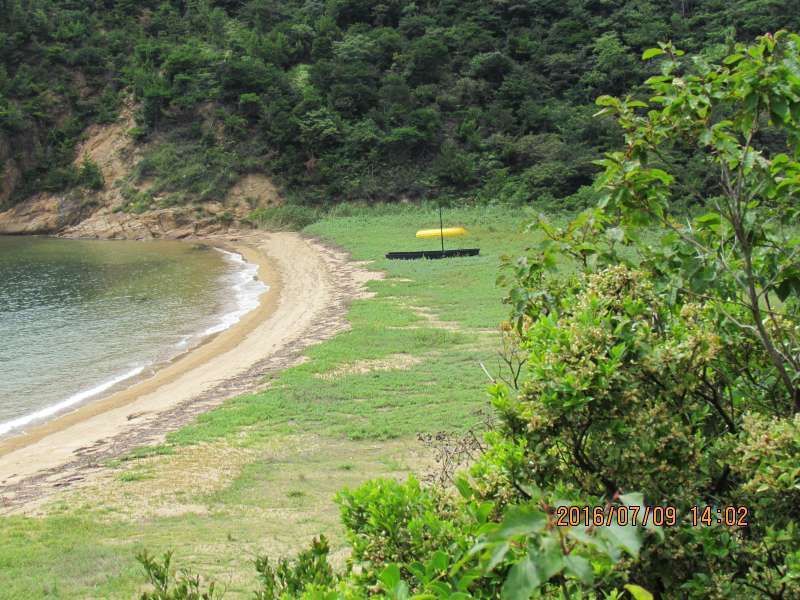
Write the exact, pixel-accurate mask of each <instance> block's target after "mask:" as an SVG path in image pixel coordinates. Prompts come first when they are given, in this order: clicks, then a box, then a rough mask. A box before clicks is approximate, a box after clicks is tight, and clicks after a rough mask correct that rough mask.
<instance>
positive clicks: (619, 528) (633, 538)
mask: <svg viewBox="0 0 800 600" xmlns="http://www.w3.org/2000/svg"><path fill="white" fill-rule="evenodd" d="M600 533H601V535H602V536H603V537H605V538H606V539H607V540H609V541H610V542H611V543H613V544H614V545H616V546H618V547H620V548H622V549H623V550H625V551H626V552H627V553H628V554H630V555H631V556H633V557H634V558H635V557H637V556H639V549H640V548H641V547H642V539H641V534H640V532H639V528H638V527H637V526H635V525H625V526H623V525H617V524H614V525H611V526H609V527H602V528H600Z"/></svg>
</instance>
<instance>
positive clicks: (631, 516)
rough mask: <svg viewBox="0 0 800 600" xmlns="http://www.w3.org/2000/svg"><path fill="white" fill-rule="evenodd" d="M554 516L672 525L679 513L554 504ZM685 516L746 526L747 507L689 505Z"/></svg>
mask: <svg viewBox="0 0 800 600" xmlns="http://www.w3.org/2000/svg"><path fill="white" fill-rule="evenodd" d="M554 517H555V523H556V525H557V526H558V527H579V526H584V527H602V526H609V525H612V524H617V525H634V524H641V525H644V526H647V525H654V526H656V527H674V526H675V525H677V524H678V522H679V520H680V513H679V511H678V509H677V508H676V507H675V506H647V505H645V506H637V505H631V506H626V505H618V504H608V505H604V506H588V505H563V506H558V507H556V510H555V513H554ZM686 518H687V519H688V521H689V522H690V523H691V525H692V527H700V526H710V525H725V526H726V527H747V526H748V525H749V523H750V509H749V508H748V507H746V506H719V507H714V506H692V507H691V508H690V509H689V512H688V514H687V515H686Z"/></svg>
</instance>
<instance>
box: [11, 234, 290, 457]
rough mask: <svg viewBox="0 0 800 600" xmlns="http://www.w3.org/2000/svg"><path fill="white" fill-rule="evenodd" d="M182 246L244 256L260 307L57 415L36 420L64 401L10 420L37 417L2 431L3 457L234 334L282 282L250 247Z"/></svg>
mask: <svg viewBox="0 0 800 600" xmlns="http://www.w3.org/2000/svg"><path fill="white" fill-rule="evenodd" d="M112 243H113V241H112ZM182 243H191V244H196V245H203V246H208V247H210V248H214V249H216V250H220V251H222V252H223V253H232V254H236V255H238V256H241V258H242V259H243V260H244V261H245V263H246V264H251V265H255V266H256V277H257V278H258V280H259V281H260V282H261V283H262V284H264V286H265V289H264V291H263V292H262V293H261V294H260V295H259V297H258V306H256V307H254V308H252V309H250V310H248V311H247V312H246V313H244V314H243V315H242V316H241V317H240V318H239V320H238V321H236V322H235V323H233V324H231V325H230V326H228V327H226V328H225V329H222V330H221V331H214V332H212V333H206V334H202V333H199V334H198V335H195V334H192V335H191V336H188V337H195V341H194V343H192V344H191V345H189V346H188V347H187V348H185V349H182V350H179V351H178V352H177V353H175V354H172V355H171V356H168V357H166V358H162V359H160V360H158V361H156V362H152V363H148V364H147V365H145V366H140V367H137V368H135V369H132V370H131V371H136V372H135V373H134V372H131V374H129V375H126V376H123V377H121V378H119V379H117V381H116V382H114V381H113V379H114V377H111V378H109V381H111V383H110V385H107V386H106V387H105V389H103V390H101V391H98V392H96V393H93V394H90V395H88V396H86V397H85V398H83V399H81V400H78V401H76V402H73V403H70V404H68V405H67V406H64V407H63V408H60V409H57V410H55V412H52V413H50V414H48V415H46V416H43V417H38V418H36V417H35V415H36V414H37V413H39V412H46V411H48V410H49V409H51V408H53V407H57V406H59V404H62V403H63V402H64V400H60V401H58V402H56V403H55V404H53V405H48V406H44V407H42V408H41V409H38V410H37V411H34V412H33V413H29V415H22V416H21V417H17V418H16V419H11V420H10V421H9V423H13V422H14V421H15V420H19V419H24V418H26V417H28V416H34V418H33V419H32V420H31V421H29V422H28V423H25V424H24V425H22V426H19V427H14V428H13V429H10V430H8V431H0V456H2V455H3V454H4V451H5V448H6V445H8V446H13V444H12V443H11V442H12V440H14V439H15V438H24V437H25V436H28V435H29V434H30V435H31V436H32V438H33V439H32V441H35V439H36V438H37V436H38V437H41V431H40V430H42V431H43V430H45V429H46V426H47V425H49V424H51V423H54V422H56V421H58V420H60V419H62V418H64V417H66V416H68V415H70V414H72V413H74V412H77V411H79V410H81V409H83V408H84V407H87V406H88V405H90V404H94V403H98V402H102V401H104V400H107V399H110V398H112V397H114V396H117V395H118V394H121V393H122V392H125V391H127V390H129V389H131V388H134V387H136V386H138V385H140V384H142V383H144V382H146V381H150V380H151V379H155V378H156V377H158V376H159V374H160V373H161V372H162V371H163V370H164V369H166V368H168V367H170V366H171V365H173V364H174V363H176V362H178V361H180V360H182V359H184V358H186V357H188V356H189V355H190V354H192V353H194V352H196V351H197V350H199V349H201V348H202V347H203V346H205V345H206V344H209V343H211V342H213V340H215V339H216V338H217V337H219V336H220V335H223V334H225V333H227V332H228V331H231V330H233V329H236V328H237V327H239V325H241V324H242V323H243V322H244V321H245V319H247V317H248V316H250V315H251V314H254V313H257V312H258V311H259V310H260V309H261V307H262V306H263V304H264V302H265V296H266V295H268V294H269V292H270V291H271V289H272V287H273V286H277V285H278V284H279V282H276V281H275V280H276V277H275V276H274V274H271V271H270V269H271V267H270V265H269V264H268V263H269V261H268V260H267V259H265V257H263V255H261V253H259V252H257V251H255V252H253V256H250V257H248V256H247V254H249V253H250V252H249V250H250V249H249V248H247V247H243V246H242V245H240V244H237V243H235V242H234V243H230V242H224V241H216V240H212V241H208V240H203V239H201V240H183V241H182ZM270 282H271V283H270ZM278 293H279V292H278ZM224 314H225V313H221V315H224ZM103 385H104V384H103V383H102V382H101V383H100V384H98V385H96V386H95V387H101V386H103ZM85 391H89V390H88V389H87V390H81V391H79V392H78V393H77V394H76V395H79V394H81V393H83V392H85ZM67 400H68V399H67Z"/></svg>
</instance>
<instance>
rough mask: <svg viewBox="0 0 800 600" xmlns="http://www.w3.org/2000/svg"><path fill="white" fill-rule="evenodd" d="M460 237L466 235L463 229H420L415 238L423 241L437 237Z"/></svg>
mask: <svg viewBox="0 0 800 600" xmlns="http://www.w3.org/2000/svg"><path fill="white" fill-rule="evenodd" d="M460 235H467V230H466V229H464V228H463V227H445V228H444V229H439V228H436V229H420V230H419V231H418V232H417V237H418V238H420V239H424V240H426V239H431V238H438V237H446V238H451V237H458V236H460Z"/></svg>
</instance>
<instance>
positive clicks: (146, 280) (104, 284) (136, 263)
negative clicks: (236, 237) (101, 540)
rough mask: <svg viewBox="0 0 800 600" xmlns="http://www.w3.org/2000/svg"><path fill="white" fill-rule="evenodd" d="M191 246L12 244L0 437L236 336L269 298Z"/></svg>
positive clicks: (7, 247)
mask: <svg viewBox="0 0 800 600" xmlns="http://www.w3.org/2000/svg"><path fill="white" fill-rule="evenodd" d="M255 274H256V266H255V265H252V264H249V263H246V262H244V260H242V258H241V256H239V255H238V254H233V253H229V252H223V251H220V250H215V249H211V248H206V247H202V246H195V245H191V244H188V243H182V242H166V241H157V242H123V241H119V242H118V241H114V242H106V241H75V240H60V239H53V238H31V237H3V236H0V435H3V434H7V433H9V432H16V431H21V430H24V429H25V427H26V426H27V425H30V424H33V423H36V422H41V421H42V420H45V419H47V418H48V417H52V416H53V415H55V414H59V413H61V412H64V411H68V410H70V409H71V408H74V407H76V406H77V405H79V404H81V403H84V402H88V401H91V400H92V398H97V397H99V396H102V395H103V394H104V393H108V392H109V391H110V390H115V389H117V388H119V387H123V386H124V385H125V384H126V381H127V382H128V383H130V382H131V381H132V380H133V378H135V377H137V376H143V375H147V374H148V373H150V372H152V370H153V368H154V367H155V366H157V365H158V364H160V363H163V362H164V361H166V360H169V359H170V358H173V357H175V356H176V355H177V354H180V353H181V352H185V351H186V350H188V349H190V348H191V347H192V346H194V345H196V344H198V343H199V342H200V341H201V340H202V339H203V338H204V337H205V336H208V335H210V334H212V333H216V332H219V331H222V330H224V329H226V328H227V327H230V326H231V325H232V324H234V323H235V322H237V321H238V320H239V318H240V317H241V316H242V315H243V314H245V313H246V312H248V311H249V310H252V309H253V308H255V307H256V306H258V297H259V296H260V294H261V293H263V292H264V290H265V289H266V288H265V286H264V285H263V284H262V283H261V282H260V281H257V280H256V279H255Z"/></svg>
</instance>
